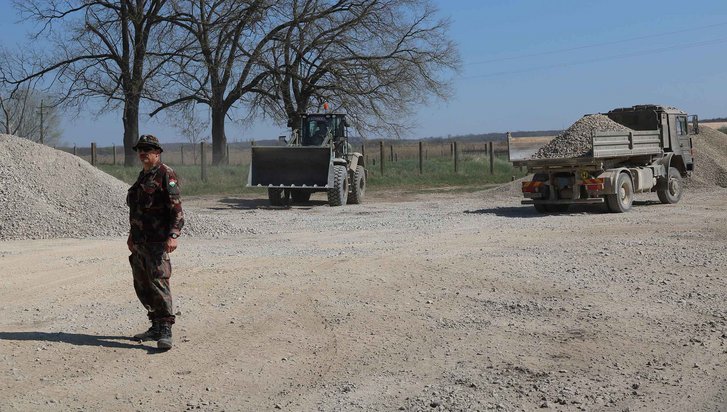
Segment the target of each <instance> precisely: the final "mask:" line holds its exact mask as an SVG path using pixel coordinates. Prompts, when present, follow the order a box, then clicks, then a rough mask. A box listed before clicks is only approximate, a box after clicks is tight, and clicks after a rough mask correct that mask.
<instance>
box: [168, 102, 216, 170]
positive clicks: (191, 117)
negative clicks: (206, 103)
mask: <svg viewBox="0 0 727 412" xmlns="http://www.w3.org/2000/svg"><path fill="white" fill-rule="evenodd" d="M172 118H174V120H175V128H176V129H177V131H179V133H180V134H181V135H182V136H184V137H185V138H186V139H187V141H188V142H189V143H191V144H192V157H193V158H194V164H197V146H198V145H199V143H201V142H206V141H208V140H209V135H206V133H205V131H207V130H209V125H210V123H209V121H207V120H202V119H201V118H200V116H199V115H198V114H197V113H196V111H195V105H191V104H190V105H183V106H181V110H179V111H177V112H176V114H174V115H172Z"/></svg>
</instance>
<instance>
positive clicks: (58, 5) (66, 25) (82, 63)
mask: <svg viewBox="0 0 727 412" xmlns="http://www.w3.org/2000/svg"><path fill="white" fill-rule="evenodd" d="M14 3H15V6H16V8H17V9H18V10H19V11H20V12H21V14H22V15H23V16H24V17H27V18H30V19H33V20H35V21H36V22H38V23H39V29H38V30H37V32H35V33H34V36H35V37H36V38H38V37H40V36H44V37H45V38H47V39H49V41H50V42H51V47H50V48H49V50H52V52H50V53H38V54H35V55H30V54H28V55H26V56H25V59H24V62H25V64H26V65H32V66H34V67H38V69H37V70H33V71H32V72H31V73H29V74H27V75H22V74H21V75H17V74H15V75H12V76H10V77H9V78H7V79H6V80H7V81H9V82H10V83H11V84H15V85H19V84H23V83H26V82H28V81H31V80H33V79H37V78H45V77H48V78H49V79H47V80H46V84H48V85H49V87H52V88H54V89H57V90H58V91H59V94H60V97H59V101H58V102H56V103H57V104H63V105H64V106H65V107H75V108H77V109H78V110H80V109H81V108H82V107H88V106H89V105H88V103H90V100H91V99H95V100H93V101H92V102H93V103H96V104H97V103H98V102H99V100H98V99H99V98H100V99H102V100H101V101H100V103H101V104H100V105H98V106H95V108H94V111H95V112H96V113H97V114H100V113H104V112H108V111H111V110H114V109H118V108H123V115H122V121H123V125H124V139H123V141H124V154H125V164H126V165H127V166H131V165H134V164H136V162H137V159H136V156H134V153H133V151H132V146H133V145H134V144H135V142H136V140H137V138H138V136H139V111H140V105H141V102H142V99H143V98H145V97H148V96H153V95H155V94H157V93H158V92H159V90H161V89H163V88H164V85H163V84H159V83H155V82H154V79H155V75H156V74H157V72H158V71H159V69H160V68H161V67H162V66H163V65H164V64H165V63H166V61H167V60H168V59H169V58H170V57H171V56H173V55H175V53H174V50H176V49H177V46H176V45H173V44H170V43H169V39H170V38H171V37H170V36H168V35H167V34H168V31H167V30H168V28H169V26H168V25H165V24H164V22H165V21H166V20H165V19H163V18H162V16H161V13H162V12H163V10H164V6H165V4H166V3H167V0H118V1H113V2H110V1H103V0H22V1H21V0H16V1H15V2H14ZM6 77H8V76H6Z"/></svg>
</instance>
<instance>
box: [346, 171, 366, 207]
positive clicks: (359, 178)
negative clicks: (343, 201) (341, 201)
mask: <svg viewBox="0 0 727 412" xmlns="http://www.w3.org/2000/svg"><path fill="white" fill-rule="evenodd" d="M365 194H366V169H364V167H363V166H356V171H355V172H354V173H353V181H352V182H351V195H350V196H349V197H348V203H350V204H352V205H359V204H361V203H363V199H364V195H365Z"/></svg>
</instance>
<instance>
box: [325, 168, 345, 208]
mask: <svg viewBox="0 0 727 412" xmlns="http://www.w3.org/2000/svg"><path fill="white" fill-rule="evenodd" d="M347 200H348V170H346V166H343V165H334V166H333V187H331V188H328V204H329V205H331V206H343V205H345V204H346V201H347Z"/></svg>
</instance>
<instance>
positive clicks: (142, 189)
mask: <svg viewBox="0 0 727 412" xmlns="http://www.w3.org/2000/svg"><path fill="white" fill-rule="evenodd" d="M133 149H134V151H136V152H138V154H139V160H140V161H141V164H142V166H143V167H144V170H142V171H141V172H140V173H139V177H138V178H137V179H136V183H134V184H133V185H132V186H131V187H130V188H129V192H128V194H127V196H126V204H127V206H129V222H130V223H131V230H130V231H129V238H128V240H127V242H126V243H127V245H128V246H129V250H130V251H131V256H129V262H130V263H131V271H132V273H133V275H134V289H135V290H136V296H138V297H139V300H140V301H141V304H142V305H144V307H145V308H146V310H147V315H148V316H149V320H151V327H150V328H149V330H147V331H146V332H143V333H139V334H137V335H135V336H134V338H136V339H139V340H142V341H146V340H156V341H157V347H158V348H159V349H170V348H171V347H172V325H173V324H174V310H173V308H172V292H171V290H170V289H169V277H170V276H171V275H172V266H171V263H170V262H169V253H172V252H174V250H175V249H176V248H177V238H178V237H179V234H180V232H181V230H182V226H184V213H183V212H182V200H181V198H180V193H179V183H178V182H177V175H176V174H175V173H174V171H173V170H172V169H171V168H170V167H169V166H167V165H165V164H164V163H162V162H161V159H160V155H161V153H162V151H163V150H162V147H161V146H160V145H159V140H158V139H157V138H156V137H154V136H152V135H142V136H141V137H139V141H138V142H137V143H136V145H135V146H134V148H133Z"/></svg>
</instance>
